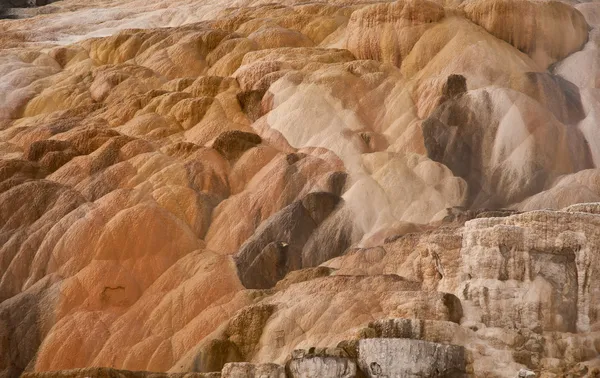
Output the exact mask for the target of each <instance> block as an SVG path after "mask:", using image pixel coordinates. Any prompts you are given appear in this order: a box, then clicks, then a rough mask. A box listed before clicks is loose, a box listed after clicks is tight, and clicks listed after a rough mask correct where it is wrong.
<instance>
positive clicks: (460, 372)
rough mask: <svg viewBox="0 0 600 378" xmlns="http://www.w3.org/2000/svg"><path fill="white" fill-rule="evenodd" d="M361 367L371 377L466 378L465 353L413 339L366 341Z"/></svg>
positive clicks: (361, 351) (361, 347)
mask: <svg viewBox="0 0 600 378" xmlns="http://www.w3.org/2000/svg"><path fill="white" fill-rule="evenodd" d="M358 355H359V359H358V361H359V364H360V367H361V369H362V371H364V372H366V373H367V376H368V377H382V376H387V377H398V378H410V377H419V376H421V377H436V378H438V377H439V378H442V377H444V378H450V377H452V378H460V377H466V376H467V375H466V370H465V350H464V348H463V347H460V346H456V345H441V344H436V343H430V342H427V341H421V340H409V339H364V340H361V341H360V342H359V344H358Z"/></svg>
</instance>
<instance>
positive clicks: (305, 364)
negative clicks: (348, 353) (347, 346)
mask: <svg viewBox="0 0 600 378" xmlns="http://www.w3.org/2000/svg"><path fill="white" fill-rule="evenodd" d="M297 357H298V358H293V359H291V360H290V361H289V362H288V363H287V364H286V371H287V373H288V376H289V377H291V378H312V377H322V378H354V377H356V374H357V370H356V363H355V362H354V361H353V360H350V359H348V358H344V357H332V356H314V355H313V356H310V355H309V356H304V357H299V356H298V355H297Z"/></svg>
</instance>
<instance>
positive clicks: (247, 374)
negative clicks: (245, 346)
mask: <svg viewBox="0 0 600 378" xmlns="http://www.w3.org/2000/svg"><path fill="white" fill-rule="evenodd" d="M221 377H222V378H285V368H284V367H283V366H281V365H277V364H256V365H255V364H251V363H249V362H230V363H228V364H225V366H223V370H222V371H221Z"/></svg>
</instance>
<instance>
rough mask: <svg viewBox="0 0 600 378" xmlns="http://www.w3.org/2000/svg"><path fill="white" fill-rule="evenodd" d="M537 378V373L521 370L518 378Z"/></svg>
mask: <svg viewBox="0 0 600 378" xmlns="http://www.w3.org/2000/svg"><path fill="white" fill-rule="evenodd" d="M533 377H535V373H534V372H533V371H531V370H528V369H521V370H519V375H518V378H533Z"/></svg>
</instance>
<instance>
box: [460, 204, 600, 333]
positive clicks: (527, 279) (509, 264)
mask: <svg viewBox="0 0 600 378" xmlns="http://www.w3.org/2000/svg"><path fill="white" fill-rule="evenodd" d="M580 210H582V209H580ZM598 245H600V216H598V215H595V214H591V213H583V212H563V211H532V212H528V213H523V214H518V215H513V216H510V217H506V218H483V219H475V220H471V221H468V222H467V223H466V224H465V228H464V232H463V245H462V249H461V260H462V267H463V273H464V275H463V281H462V283H461V284H460V285H459V286H458V290H457V295H458V296H459V297H460V298H461V300H462V306H463V308H464V314H465V318H464V319H463V324H465V323H466V322H474V323H483V324H485V325H486V326H488V327H502V328H507V329H520V328H529V329H532V330H534V331H536V332H538V333H539V332H542V331H559V332H589V331H590V329H591V328H592V325H593V323H595V322H597V316H596V315H595V314H598V313H600V280H597V279H595V277H597V276H598V274H600V255H598V253H596V252H595V251H596V250H597V246H598Z"/></svg>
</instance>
